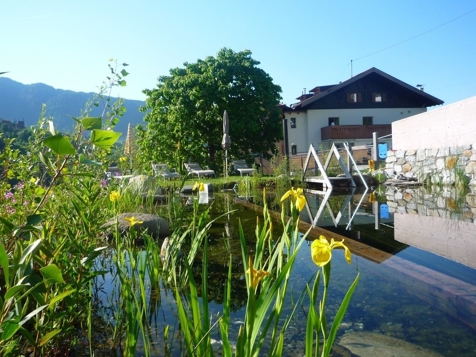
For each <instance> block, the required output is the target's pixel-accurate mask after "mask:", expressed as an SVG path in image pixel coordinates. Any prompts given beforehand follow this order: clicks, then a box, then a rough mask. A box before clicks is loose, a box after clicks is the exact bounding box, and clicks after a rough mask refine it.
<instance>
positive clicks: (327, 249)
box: [311, 236, 352, 267]
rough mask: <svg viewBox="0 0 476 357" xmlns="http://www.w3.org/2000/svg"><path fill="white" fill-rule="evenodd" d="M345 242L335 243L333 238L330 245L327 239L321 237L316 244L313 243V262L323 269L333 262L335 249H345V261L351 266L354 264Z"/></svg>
mask: <svg viewBox="0 0 476 357" xmlns="http://www.w3.org/2000/svg"><path fill="white" fill-rule="evenodd" d="M343 242H344V240H342V242H334V238H332V239H331V242H330V243H329V241H328V240H327V238H326V237H324V236H320V237H319V239H316V240H315V241H314V242H312V245H311V256H312V260H313V261H314V263H316V265H317V266H319V267H323V266H324V265H326V264H327V263H329V262H330V261H331V258H332V250H333V249H334V248H343V249H345V260H347V263H349V264H350V263H351V262H352V256H351V254H350V250H349V248H347V247H346V246H345V245H344V243H343Z"/></svg>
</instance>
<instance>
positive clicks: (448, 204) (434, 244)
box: [387, 187, 476, 268]
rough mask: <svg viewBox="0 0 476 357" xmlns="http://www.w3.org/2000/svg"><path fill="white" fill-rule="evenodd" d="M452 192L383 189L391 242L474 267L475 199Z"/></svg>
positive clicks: (475, 245)
mask: <svg viewBox="0 0 476 357" xmlns="http://www.w3.org/2000/svg"><path fill="white" fill-rule="evenodd" d="M475 197H476V196H475V194H474V193H469V194H467V195H464V196H463V197H462V198H458V196H457V192H456V191H455V189H454V188H453V189H450V190H448V189H447V190H445V191H444V192H440V193H439V194H435V195H431V194H430V193H429V192H427V190H426V189H425V188H422V187H420V188H417V189H410V188H406V189H395V188H393V187H392V188H389V189H388V190H387V199H388V202H387V204H388V206H389V210H390V211H391V212H393V213H395V215H394V226H395V231H394V236H395V240H397V241H399V242H402V243H405V244H408V245H411V246H413V247H416V248H420V249H424V250H425V251H429V252H432V253H435V254H438V255H440V256H443V257H445V258H448V259H451V260H453V261H456V262H458V263H461V264H464V265H466V266H469V267H472V268H476V262H475V261H474V257H475V256H476V225H475V219H474V213H473V212H476V198H475Z"/></svg>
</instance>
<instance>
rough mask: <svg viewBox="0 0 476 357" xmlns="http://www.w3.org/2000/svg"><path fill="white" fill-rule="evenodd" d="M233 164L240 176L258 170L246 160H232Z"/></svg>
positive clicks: (234, 169)
mask: <svg viewBox="0 0 476 357" xmlns="http://www.w3.org/2000/svg"><path fill="white" fill-rule="evenodd" d="M232 165H233V171H234V172H237V171H238V172H239V173H240V176H243V174H245V175H251V174H253V173H254V172H256V169H253V168H251V167H249V166H248V164H247V163H246V161H245V160H235V161H233V162H232Z"/></svg>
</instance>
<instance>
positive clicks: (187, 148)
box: [138, 48, 282, 169]
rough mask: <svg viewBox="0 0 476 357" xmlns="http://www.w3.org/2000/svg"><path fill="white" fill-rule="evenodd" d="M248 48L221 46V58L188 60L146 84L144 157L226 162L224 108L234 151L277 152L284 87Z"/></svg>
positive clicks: (214, 164)
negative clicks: (152, 85) (150, 86)
mask: <svg viewBox="0 0 476 357" xmlns="http://www.w3.org/2000/svg"><path fill="white" fill-rule="evenodd" d="M258 65H259V62H258V61H256V60H254V59H253V58H251V52H250V51H248V50H245V51H241V52H234V51H232V50H231V49H227V48H223V49H221V50H220V51H219V52H218V54H217V56H216V58H215V57H207V58H206V59H205V60H198V62H197V63H184V68H174V69H171V70H170V75H169V76H161V77H159V79H158V84H157V87H156V88H155V89H153V90H148V89H147V90H144V93H145V94H146V95H147V100H146V105H145V107H144V108H142V109H143V110H144V111H147V114H146V115H145V118H144V120H145V121H146V122H147V127H146V128H143V127H141V126H140V127H138V145H139V148H140V151H141V155H140V156H141V160H142V161H143V162H144V163H146V162H147V163H148V162H151V161H156V162H166V163H168V164H172V165H174V166H176V167H177V168H179V169H183V167H182V163H183V162H184V161H188V160H190V161H196V162H199V163H201V164H208V165H209V166H210V167H211V168H214V169H216V168H219V167H220V166H221V164H222V162H223V158H224V150H223V149H222V147H221V141H222V138H223V125H222V123H223V112H224V111H225V110H226V111H227V112H228V115H229V118H230V130H229V134H230V137H231V140H232V146H231V148H230V149H229V150H228V155H229V157H234V158H249V157H250V153H262V154H263V155H264V157H266V158H268V157H270V156H271V154H270V152H275V151H276V142H278V141H279V140H281V138H282V125H281V112H280V110H279V108H278V104H279V101H280V99H281V96H280V93H281V87H280V86H278V85H276V84H274V83H273V80H272V78H271V77H270V76H269V75H268V74H267V73H266V72H265V71H264V70H262V69H261V68H258V67H257V66H258Z"/></svg>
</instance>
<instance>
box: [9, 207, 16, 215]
mask: <svg viewBox="0 0 476 357" xmlns="http://www.w3.org/2000/svg"><path fill="white" fill-rule="evenodd" d="M7 212H8V213H10V214H14V213H15V209H14V208H13V207H12V206H7Z"/></svg>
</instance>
